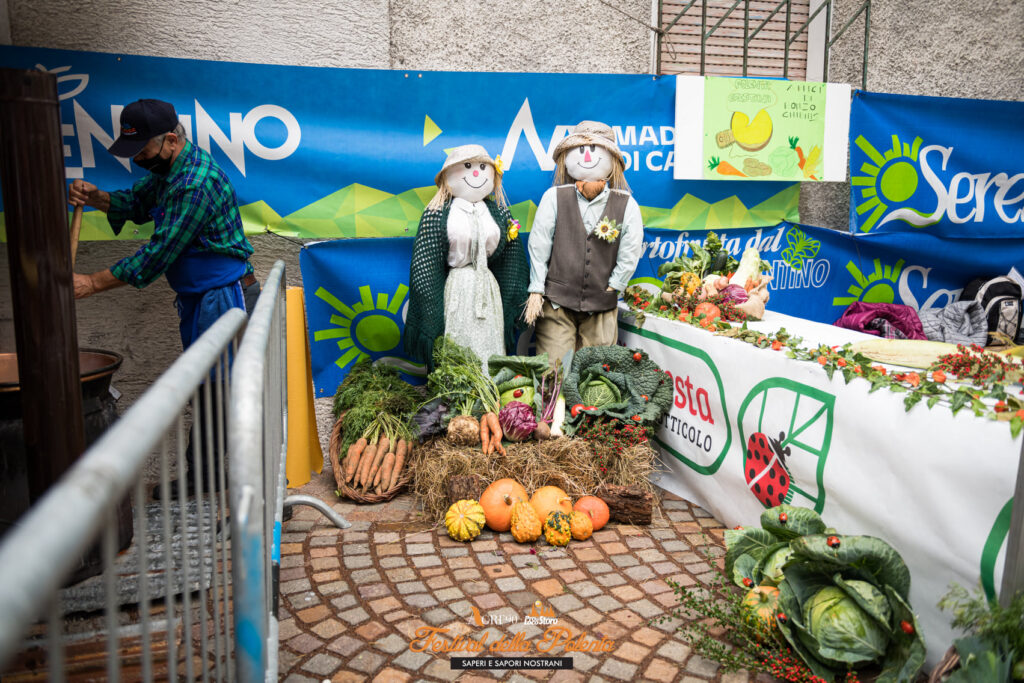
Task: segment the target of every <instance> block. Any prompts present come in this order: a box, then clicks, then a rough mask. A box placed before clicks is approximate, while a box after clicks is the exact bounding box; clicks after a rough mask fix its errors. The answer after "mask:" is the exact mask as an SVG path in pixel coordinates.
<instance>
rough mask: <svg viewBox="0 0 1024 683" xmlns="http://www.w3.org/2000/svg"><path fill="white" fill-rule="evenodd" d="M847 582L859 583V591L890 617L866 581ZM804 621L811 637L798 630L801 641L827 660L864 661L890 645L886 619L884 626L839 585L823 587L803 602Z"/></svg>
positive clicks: (880, 596) (878, 655) (882, 600)
mask: <svg viewBox="0 0 1024 683" xmlns="http://www.w3.org/2000/svg"><path fill="white" fill-rule="evenodd" d="M847 583H848V584H861V585H860V586H858V587H857V588H859V589H860V590H859V591H858V592H859V593H861V595H862V596H863V597H865V598H866V599H867V600H869V601H870V602H871V603H873V604H875V605H877V606H878V607H879V608H883V607H884V611H885V613H886V614H887V615H890V616H891V614H892V611H891V610H890V609H889V605H888V603H887V601H886V599H885V596H884V595H883V594H882V592H881V591H879V590H878V589H877V588H875V587H874V586H872V585H871V584H870V583H867V582H865V581H849V582H847ZM851 588H853V586H851ZM861 591H863V592H861ZM804 623H805V624H806V625H807V631H808V632H809V635H810V637H807V636H805V635H804V634H802V633H801V634H800V636H801V640H802V641H803V642H804V645H805V646H806V647H808V648H809V649H812V650H817V652H816V654H818V655H819V656H820V657H822V658H823V659H825V660H826V661H829V660H831V661H833V662H842V663H846V664H854V665H856V664H867V663H868V662H873V661H875V660H877V659H881V658H882V656H883V655H884V654H885V651H886V649H887V648H888V646H889V633H888V628H887V627H888V619H886V622H885V623H886V626H885V627H883V626H882V625H881V624H879V623H878V622H877V621H875V620H874V619H873V618H872V617H871V615H869V614H868V613H867V612H865V611H864V610H862V609H861V608H860V607H859V606H858V604H857V602H856V601H855V600H854V599H853V598H852V597H850V595H848V594H847V593H846V592H845V591H843V589H841V588H839V587H838V586H826V587H825V588H822V589H821V590H819V591H818V592H817V593H815V594H814V596H813V597H812V598H811V599H810V600H808V601H807V602H806V603H805V604H804Z"/></svg>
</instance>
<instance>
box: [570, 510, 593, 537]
mask: <svg viewBox="0 0 1024 683" xmlns="http://www.w3.org/2000/svg"><path fill="white" fill-rule="evenodd" d="M569 531H570V533H572V537H573V538H575V539H576V540H577V541H585V540H587V539H588V538H590V537H591V535H593V533H594V523H593V522H591V521H590V515H588V514H587V513H585V512H579V511H578V510H573V511H572V514H571V515H569Z"/></svg>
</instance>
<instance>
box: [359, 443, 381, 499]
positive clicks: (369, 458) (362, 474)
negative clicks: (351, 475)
mask: <svg viewBox="0 0 1024 683" xmlns="http://www.w3.org/2000/svg"><path fill="white" fill-rule="evenodd" d="M376 457H377V444H376V443H371V444H370V445H369V446H367V447H366V450H364V451H363V457H362V458H360V460H359V473H358V474H357V475H356V479H355V482H353V488H354V487H356V486H362V485H363V484H364V483H366V479H367V476H368V475H369V473H370V466H371V465H373V460H374V458H376Z"/></svg>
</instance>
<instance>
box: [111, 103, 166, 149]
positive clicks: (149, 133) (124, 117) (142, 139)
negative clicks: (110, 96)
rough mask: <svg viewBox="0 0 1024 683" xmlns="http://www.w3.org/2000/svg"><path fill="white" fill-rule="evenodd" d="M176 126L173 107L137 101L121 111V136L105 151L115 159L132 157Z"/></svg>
mask: <svg viewBox="0 0 1024 683" xmlns="http://www.w3.org/2000/svg"><path fill="white" fill-rule="evenodd" d="M177 125H178V115H177V114H176V113H175V111H174V106H173V105H171V104H170V103H169V102H163V101H162V100H138V101H136V102H132V103H131V104H129V105H128V106H127V107H125V108H124V109H122V110H121V134H120V135H119V136H117V139H116V140H114V144H112V145H111V146H110V147H108V148H107V151H108V152H110V153H111V154H113V155H114V156H115V157H133V156H135V155H136V154H138V153H139V152H141V151H142V148H143V147H145V146H146V143H148V142H149V141H150V140H152V139H153V138H155V137H156V136H157V135H163V134H164V133H170V132H171V131H172V130H174V127H175V126H177Z"/></svg>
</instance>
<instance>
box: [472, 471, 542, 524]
mask: <svg viewBox="0 0 1024 683" xmlns="http://www.w3.org/2000/svg"><path fill="white" fill-rule="evenodd" d="M529 498H530V497H529V496H528V495H526V489H525V488H523V485H522V484H520V483H519V482H518V481H516V480H515V479H498V480H497V481H495V482H492V483H491V485H490V486H488V487H487V488H486V489H484V492H483V493H482V494H480V505H481V506H482V507H483V509H484V519H485V520H487V526H488V528H490V529H491V530H492V531H508V530H509V529H510V528H511V527H512V506H513V505H515V504H516V501H517V500H524V501H525V500H529Z"/></svg>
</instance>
